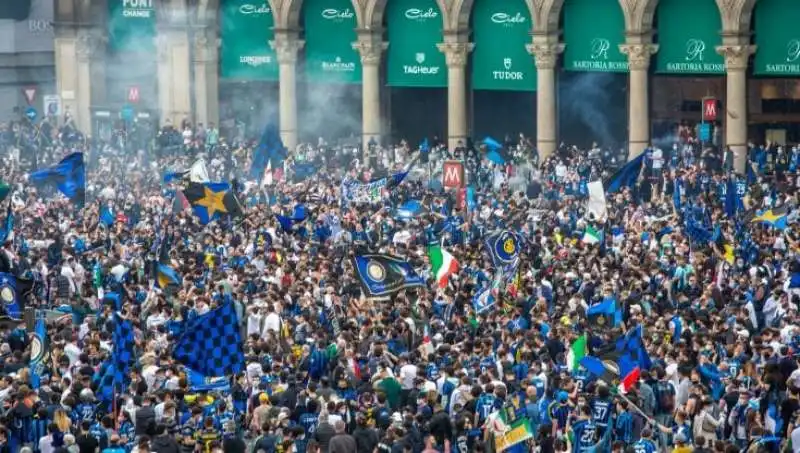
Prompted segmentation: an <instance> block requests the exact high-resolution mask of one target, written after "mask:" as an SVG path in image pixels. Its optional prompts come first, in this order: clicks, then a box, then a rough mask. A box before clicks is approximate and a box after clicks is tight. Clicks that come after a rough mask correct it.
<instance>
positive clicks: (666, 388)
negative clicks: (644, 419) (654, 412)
mask: <svg viewBox="0 0 800 453" xmlns="http://www.w3.org/2000/svg"><path fill="white" fill-rule="evenodd" d="M657 389H658V401H656V403H657V404H658V410H659V412H661V413H664V414H671V413H672V412H673V411H675V388H674V387H673V386H672V384H671V383H669V382H659V383H658V384H657Z"/></svg>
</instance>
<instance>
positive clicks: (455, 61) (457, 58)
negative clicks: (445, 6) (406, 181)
mask: <svg viewBox="0 0 800 453" xmlns="http://www.w3.org/2000/svg"><path fill="white" fill-rule="evenodd" d="M437 47H438V48H439V50H440V51H441V52H444V54H445V57H446V61H447V147H448V148H450V149H454V148H456V147H457V146H458V142H464V143H466V139H467V74H466V68H467V56H468V55H469V53H470V52H472V49H473V48H474V47H475V44H472V43H468V42H444V43H442V44H437Z"/></svg>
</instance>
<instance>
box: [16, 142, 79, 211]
mask: <svg viewBox="0 0 800 453" xmlns="http://www.w3.org/2000/svg"><path fill="white" fill-rule="evenodd" d="M28 181H30V182H31V183H32V184H55V185H56V187H58V190H59V191H60V192H61V193H63V194H64V195H65V196H66V197H67V198H69V199H70V201H72V202H73V203H75V204H76V205H78V206H83V204H84V202H85V201H86V167H85V166H84V165H83V153H72V154H70V155H69V156H67V157H65V158H64V159H62V160H61V162H59V163H58V164H57V165H55V166H53V167H49V168H43V169H41V170H36V171H34V172H32V173H31V174H29V175H28Z"/></svg>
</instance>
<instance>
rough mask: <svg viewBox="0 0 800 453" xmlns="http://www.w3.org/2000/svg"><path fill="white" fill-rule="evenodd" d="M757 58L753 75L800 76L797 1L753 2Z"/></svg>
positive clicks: (771, 0)
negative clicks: (754, 4) (754, 5)
mask: <svg viewBox="0 0 800 453" xmlns="http://www.w3.org/2000/svg"><path fill="white" fill-rule="evenodd" d="M755 15H756V18H755V21H756V30H755V32H756V41H755V42H756V46H757V47H756V56H755V65H754V68H753V72H754V73H755V74H756V75H764V76H795V77H796V76H798V75H800V30H798V28H797V19H798V18H800V2H798V1H797V0H768V1H761V2H758V3H756V12H755Z"/></svg>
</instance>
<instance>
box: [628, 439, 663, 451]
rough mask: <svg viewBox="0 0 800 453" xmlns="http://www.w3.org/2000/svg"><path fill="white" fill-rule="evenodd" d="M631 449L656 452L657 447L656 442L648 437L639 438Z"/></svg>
mask: <svg viewBox="0 0 800 453" xmlns="http://www.w3.org/2000/svg"><path fill="white" fill-rule="evenodd" d="M633 451H634V452H635V453H656V452H657V451H658V449H657V448H656V444H655V443H653V441H652V440H650V439H641V440H640V441H638V442H636V443H635V444H633Z"/></svg>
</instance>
